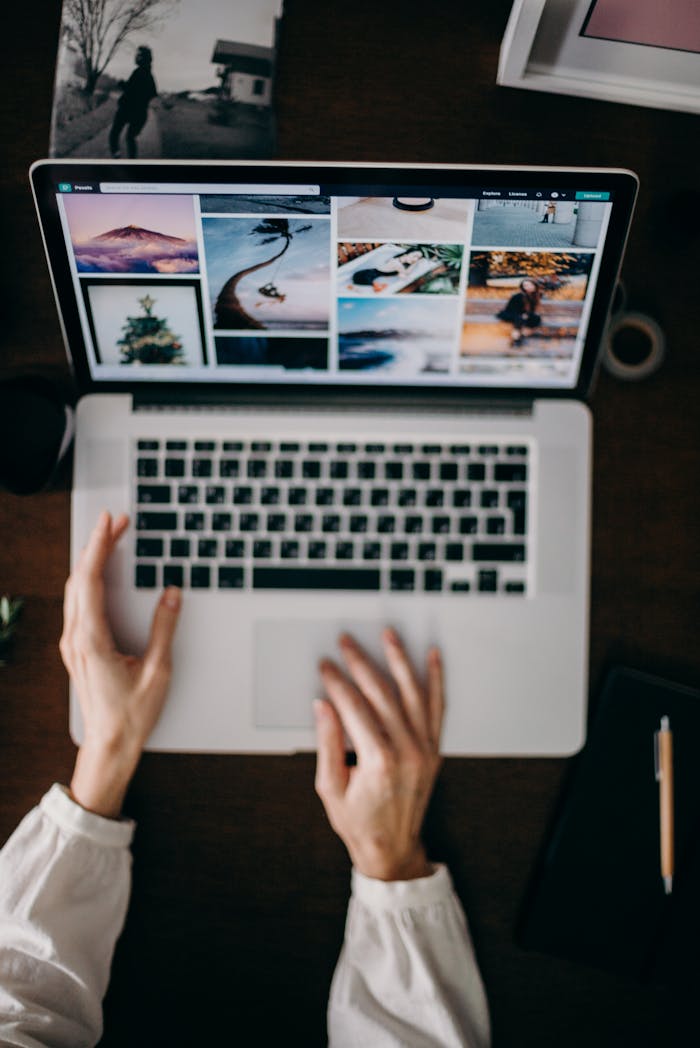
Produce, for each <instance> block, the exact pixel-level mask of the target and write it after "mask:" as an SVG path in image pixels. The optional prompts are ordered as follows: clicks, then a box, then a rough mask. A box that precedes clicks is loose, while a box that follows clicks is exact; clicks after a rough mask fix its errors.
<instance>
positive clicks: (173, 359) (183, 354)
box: [84, 281, 206, 367]
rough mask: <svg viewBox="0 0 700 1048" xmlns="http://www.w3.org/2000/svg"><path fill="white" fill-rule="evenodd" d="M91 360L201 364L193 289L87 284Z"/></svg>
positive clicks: (202, 353) (198, 303) (195, 290)
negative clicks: (91, 343)
mask: <svg viewBox="0 0 700 1048" xmlns="http://www.w3.org/2000/svg"><path fill="white" fill-rule="evenodd" d="M84 292H85V302H86V306H87V307H88V313H89V316H90V319H91V328H92V332H93V337H94V342H95V357H96V359H97V362H98V363H100V364H109V365H114V364H120V365H124V366H131V367H139V366H142V365H164V366H167V367H174V366H180V367H182V366H188V367H198V366H201V365H202V364H203V363H205V362H206V353H205V350H204V343H203V339H202V325H201V300H200V292H199V286H198V285H197V284H195V283H192V284H185V283H184V282H182V281H178V282H176V283H172V284H167V283H165V282H158V283H157V284H155V283H154V284H148V283H134V284H112V283H109V284H108V283H106V282H105V281H95V282H87V283H86V285H85V286H84Z"/></svg>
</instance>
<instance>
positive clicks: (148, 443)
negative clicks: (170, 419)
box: [136, 440, 160, 451]
mask: <svg viewBox="0 0 700 1048" xmlns="http://www.w3.org/2000/svg"><path fill="white" fill-rule="evenodd" d="M136 447H137V448H138V450H139V451H157V450H158V448H159V447H160V441H159V440H139V441H138V443H137V445H136Z"/></svg>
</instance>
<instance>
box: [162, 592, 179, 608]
mask: <svg viewBox="0 0 700 1048" xmlns="http://www.w3.org/2000/svg"><path fill="white" fill-rule="evenodd" d="M181 599H182V593H181V592H180V590H179V589H178V588H177V586H168V588H167V589H166V591H165V593H164V594H163V604H165V606H166V608H170V610H171V611H177V610H178V608H179V607H180V601H181Z"/></svg>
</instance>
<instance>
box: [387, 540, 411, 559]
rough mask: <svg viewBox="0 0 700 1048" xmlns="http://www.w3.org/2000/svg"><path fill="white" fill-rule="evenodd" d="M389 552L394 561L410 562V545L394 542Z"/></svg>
mask: <svg viewBox="0 0 700 1048" xmlns="http://www.w3.org/2000/svg"><path fill="white" fill-rule="evenodd" d="M389 552H390V555H391V559H392V560H408V543H407V542H392V544H391V547H390V550H389Z"/></svg>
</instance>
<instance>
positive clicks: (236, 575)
mask: <svg viewBox="0 0 700 1048" xmlns="http://www.w3.org/2000/svg"><path fill="white" fill-rule="evenodd" d="M217 581H218V583H219V589H243V584H244V574H243V568H232V567H229V566H228V565H222V566H221V567H220V568H219V572H218V580H217Z"/></svg>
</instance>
